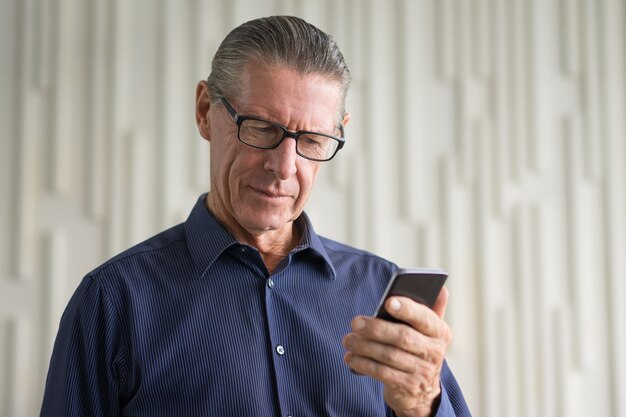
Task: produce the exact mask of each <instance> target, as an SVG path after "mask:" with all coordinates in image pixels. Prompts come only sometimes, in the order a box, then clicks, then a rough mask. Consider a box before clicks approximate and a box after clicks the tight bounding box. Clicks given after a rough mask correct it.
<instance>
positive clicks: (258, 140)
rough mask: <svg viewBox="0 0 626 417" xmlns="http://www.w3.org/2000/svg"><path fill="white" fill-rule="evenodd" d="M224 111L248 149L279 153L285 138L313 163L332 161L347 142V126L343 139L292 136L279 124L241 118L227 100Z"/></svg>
mask: <svg viewBox="0 0 626 417" xmlns="http://www.w3.org/2000/svg"><path fill="white" fill-rule="evenodd" d="M221 100H222V103H223V104H224V107H226V110H227V111H228V113H229V114H230V115H231V117H232V118H233V121H234V122H235V124H236V125H237V127H238V131H237V137H238V138H239V140H240V141H241V142H243V143H245V144H246V145H249V146H252V147H253V148H257V149H275V148H277V147H278V146H279V145H280V144H281V143H282V142H283V140H285V138H293V139H294V140H295V141H296V153H297V154H298V155H300V156H301V157H303V158H305V159H310V160H311V161H319V162H324V161H330V160H331V159H333V157H334V156H335V154H336V153H337V151H339V149H341V148H342V147H343V145H344V143H345V142H346V140H345V139H344V138H343V126H341V125H340V126H339V131H340V132H341V137H335V136H331V135H326V134H324V133H317V132H309V131H306V130H299V131H297V132H292V131H290V130H287V128H286V127H284V126H282V125H279V124H277V123H272V122H268V121H267V120H263V119H259V118H257V117H253V116H240V115H239V114H237V111H236V110H235V109H234V108H233V106H231V105H230V103H229V102H228V101H226V99H225V98H221Z"/></svg>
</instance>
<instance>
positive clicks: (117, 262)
mask: <svg viewBox="0 0 626 417" xmlns="http://www.w3.org/2000/svg"><path fill="white" fill-rule="evenodd" d="M187 254H188V250H187V245H186V242H185V229H184V223H181V224H179V225H176V226H174V227H171V228H170V229H167V230H164V231H162V232H160V233H158V234H156V235H154V236H152V237H150V238H148V239H146V240H144V241H143V242H141V243H138V244H136V245H134V246H132V247H130V248H128V249H126V250H125V251H123V252H121V253H119V254H117V255H115V256H113V257H112V258H110V259H109V260H107V261H106V262H104V263H103V264H101V265H100V266H98V267H96V268H95V269H93V270H92V271H91V272H89V273H88V274H87V276H86V278H87V279H89V280H92V281H106V280H107V277H113V276H117V277H119V276H125V275H129V276H137V275H139V276H141V275H143V274H145V273H146V271H147V270H150V269H152V270H154V268H155V267H157V268H158V267H163V266H165V265H167V264H170V265H171V264H175V263H177V262H181V261H184V260H185V259H186V258H187V257H188V256H187Z"/></svg>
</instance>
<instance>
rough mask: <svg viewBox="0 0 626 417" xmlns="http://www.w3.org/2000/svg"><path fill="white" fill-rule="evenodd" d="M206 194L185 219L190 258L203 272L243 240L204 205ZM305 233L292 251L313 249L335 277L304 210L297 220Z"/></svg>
mask: <svg viewBox="0 0 626 417" xmlns="http://www.w3.org/2000/svg"><path fill="white" fill-rule="evenodd" d="M206 196H207V193H204V194H202V195H201V196H200V197H199V198H198V201H196V204H195V206H194V207H193V209H192V210H191V213H190V214H189V217H188V218H187V221H186V222H185V234H186V236H187V246H188V247H189V251H190V253H191V257H192V259H193V261H194V263H195V265H196V268H197V269H198V272H199V273H200V274H201V275H203V274H204V273H205V272H206V270H207V269H208V268H210V267H211V265H213V262H215V260H216V259H217V258H218V257H219V256H220V255H221V254H222V253H224V251H226V250H227V249H228V248H230V247H232V246H236V245H239V244H240V243H239V242H238V241H237V239H235V237H234V236H233V235H232V234H231V233H230V232H229V231H228V230H227V229H226V228H225V227H224V226H223V225H222V224H221V223H220V222H219V221H218V220H217V219H216V218H215V216H214V215H213V213H211V212H210V211H209V209H208V208H207V206H206V204H205V200H206ZM296 222H297V223H298V227H300V230H301V232H302V235H301V237H300V244H298V246H296V247H295V248H294V249H293V250H292V251H291V253H292V254H294V253H296V252H300V251H304V250H310V251H313V252H315V253H316V254H317V255H319V256H320V257H321V258H322V259H323V260H324V262H325V263H326V265H327V266H328V269H329V271H330V273H331V277H332V279H335V277H336V270H335V267H334V265H333V263H332V261H331V260H330V257H329V256H328V253H327V252H326V248H325V247H324V245H323V244H322V241H321V240H320V237H319V236H318V235H317V234H316V233H315V230H313V225H312V224H311V220H310V219H309V217H308V216H307V215H306V214H305V213H302V214H301V215H300V217H298V219H297V220H296Z"/></svg>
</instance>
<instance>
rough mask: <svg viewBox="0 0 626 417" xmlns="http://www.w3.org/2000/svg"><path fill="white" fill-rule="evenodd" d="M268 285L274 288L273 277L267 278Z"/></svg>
mask: <svg viewBox="0 0 626 417" xmlns="http://www.w3.org/2000/svg"><path fill="white" fill-rule="evenodd" d="M267 286H268V287H270V288H274V280H273V279H272V278H268V279H267Z"/></svg>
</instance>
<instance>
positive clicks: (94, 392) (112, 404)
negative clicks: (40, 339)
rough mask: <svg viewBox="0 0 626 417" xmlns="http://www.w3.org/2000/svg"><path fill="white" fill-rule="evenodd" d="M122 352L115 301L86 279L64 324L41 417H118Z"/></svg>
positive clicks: (62, 322)
mask: <svg viewBox="0 0 626 417" xmlns="http://www.w3.org/2000/svg"><path fill="white" fill-rule="evenodd" d="M122 347H123V344H122V340H121V332H120V323H119V319H118V317H117V315H116V314H115V311H114V308H113V304H112V303H111V300H110V299H109V298H108V297H107V294H106V293H105V291H104V289H103V288H102V287H101V285H100V284H99V283H98V281H97V280H96V279H94V278H92V277H90V276H87V277H85V278H84V279H83V281H82V283H81V284H80V285H79V287H78V288H77V290H76V292H75V293H74V295H73V296H72V299H71V300H70V302H69V304H68V306H67V308H66V310H65V312H64V313H63V317H62V318H61V323H60V326H59V332H58V334H57V338H56V341H55V344H54V349H53V352H52V358H51V360H50V367H49V370H48V377H47V379H46V387H45V391H44V398H43V404H42V408H41V414H40V417H61V416H64V417H79V416H80V417H82V416H85V417H100V416H107V417H115V416H119V414H120V411H119V410H120V394H119V393H120V386H121V384H122V383H123V375H124V361H123V354H122V353H123V349H122Z"/></svg>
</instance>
